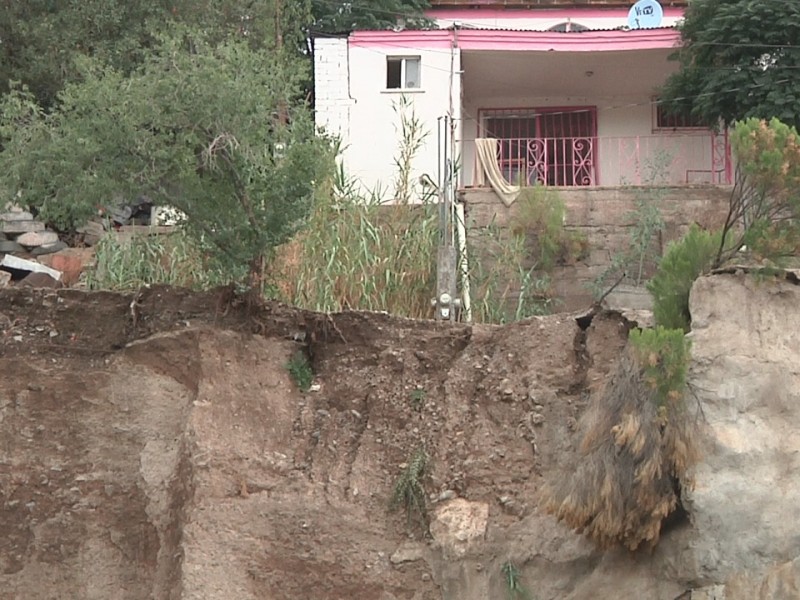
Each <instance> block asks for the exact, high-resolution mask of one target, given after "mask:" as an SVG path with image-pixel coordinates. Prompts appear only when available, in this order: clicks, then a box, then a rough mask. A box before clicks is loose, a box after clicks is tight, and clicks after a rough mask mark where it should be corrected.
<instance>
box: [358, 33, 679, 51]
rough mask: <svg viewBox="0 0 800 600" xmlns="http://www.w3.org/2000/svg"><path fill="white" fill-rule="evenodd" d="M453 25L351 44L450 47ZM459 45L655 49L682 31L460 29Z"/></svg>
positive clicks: (371, 36) (364, 37) (365, 36)
mask: <svg viewBox="0 0 800 600" xmlns="http://www.w3.org/2000/svg"><path fill="white" fill-rule="evenodd" d="M453 38H454V32H453V30H451V29H436V30H430V31H399V32H395V31H356V32H354V33H352V34H351V35H350V38H349V40H350V45H351V46H355V47H364V48H380V47H382V48H397V49H398V51H399V50H401V49H402V50H416V49H419V50H423V49H430V48H450V46H451V45H452V43H453ZM457 40H458V47H459V48H460V49H462V50H506V51H515V50H516V51H528V52H531V51H532V52H550V51H553V52H604V51H615V50H654V49H658V48H674V47H675V46H677V45H678V43H679V41H680V33H679V32H678V30H676V29H673V28H660V29H636V30H630V31H624V30H610V31H608V30H602V31H581V32H573V33H559V32H554V31H510V30H505V29H460V30H458V33H457Z"/></svg>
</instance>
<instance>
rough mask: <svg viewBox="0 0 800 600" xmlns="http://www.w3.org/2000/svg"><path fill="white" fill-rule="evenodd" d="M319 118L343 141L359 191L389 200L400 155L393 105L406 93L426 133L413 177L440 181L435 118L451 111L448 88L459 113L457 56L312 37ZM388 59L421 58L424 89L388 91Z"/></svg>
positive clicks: (458, 57) (399, 135)
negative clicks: (455, 74) (378, 195)
mask: <svg viewBox="0 0 800 600" xmlns="http://www.w3.org/2000/svg"><path fill="white" fill-rule="evenodd" d="M315 43H316V49H315V66H316V67H317V71H316V76H315V84H316V107H315V108H316V121H317V125H319V126H323V127H326V128H327V129H329V130H330V131H332V132H334V133H337V134H338V135H340V136H341V138H342V142H343V147H344V152H343V160H344V161H345V165H346V167H347V172H348V174H349V175H351V176H352V177H354V178H356V179H358V180H359V181H360V182H361V184H362V186H363V187H364V191H371V190H380V191H381V192H382V196H383V197H384V199H390V198H391V197H393V192H394V179H395V177H396V171H397V169H396V167H395V165H394V158H395V157H396V156H397V153H398V148H399V144H400V141H401V139H402V135H401V133H400V118H399V115H398V113H397V111H396V106H397V104H398V103H399V102H400V100H401V97H402V96H405V97H406V98H407V99H408V100H409V101H410V103H411V106H412V107H413V110H414V112H415V114H416V117H417V118H418V119H419V121H420V122H421V123H422V124H423V129H424V131H425V132H426V133H427V135H426V138H425V140H424V141H423V143H422V145H421V147H420V148H419V150H418V151H417V153H416V156H415V159H414V162H413V170H412V179H413V181H417V180H418V179H419V177H420V176H421V175H423V174H427V175H428V176H429V177H430V178H431V179H432V180H433V181H436V180H437V166H438V141H437V122H438V121H437V120H438V119H439V118H440V117H443V116H444V115H446V114H447V113H448V111H449V108H450V94H451V88H452V93H453V98H454V102H453V108H454V116H456V118H457V117H458V114H459V113H460V104H459V100H458V99H459V98H460V97H461V91H460V79H459V77H458V76H456V77H455V78H453V79H452V81H451V77H450V72H451V60H452V69H453V71H454V72H457V71H459V70H460V68H461V66H460V55H459V53H458V52H457V51H456V52H455V53H454V54H452V55H451V52H450V51H449V50H446V49H441V48H435V49H418V48H417V49H415V48H408V47H402V46H399V45H383V46H369V47H365V46H358V45H354V44H349V45H348V43H347V40H346V39H341V40H330V39H327V40H322V39H318V40H316V42H315ZM390 56H409V57H410V56H419V57H420V59H421V69H422V70H421V79H420V83H421V87H420V89H415V90H406V91H404V92H401V91H399V90H387V89H386V60H387V57H390Z"/></svg>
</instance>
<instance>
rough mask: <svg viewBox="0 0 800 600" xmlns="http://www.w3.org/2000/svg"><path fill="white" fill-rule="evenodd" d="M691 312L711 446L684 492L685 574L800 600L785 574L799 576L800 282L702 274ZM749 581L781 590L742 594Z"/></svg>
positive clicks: (729, 595) (697, 386)
mask: <svg viewBox="0 0 800 600" xmlns="http://www.w3.org/2000/svg"><path fill="white" fill-rule="evenodd" d="M690 310H691V315H692V332H691V334H690V337H691V339H692V359H693V360H692V369H691V376H690V380H691V383H692V389H693V390H695V391H696V394H697V400H696V401H697V402H700V404H701V406H702V409H703V416H704V428H703V429H704V431H703V434H704V435H703V437H704V438H705V440H704V442H705V443H704V450H705V452H704V458H703V460H702V461H701V462H700V464H699V465H698V466H697V468H696V469H695V479H696V485H695V487H694V489H691V490H686V491H685V493H684V504H685V506H686V509H687V510H688V511H689V514H690V515H691V521H692V524H693V528H694V532H695V533H694V535H693V536H691V538H690V539H688V540H687V545H686V547H684V548H676V550H678V552H677V556H678V559H677V561H676V563H675V566H676V568H677V570H678V575H679V576H681V577H682V578H685V580H688V581H692V580H694V581H697V582H711V583H714V584H717V585H723V584H724V585H727V586H728V587H727V589H726V594H725V596H724V597H725V598H726V600H738V599H741V600H746V599H749V598H756V597H758V598H761V597H763V598H770V599H775V600H781V599H784V598H786V599H788V598H797V597H798V596H797V595H796V594H797V589H798V588H797V587H796V586H795V584H792V585H786V586H782V585H781V584H780V582H782V581H784V579H792V578H794V577H796V571H795V570H794V566H796V565H797V564H798V562H797V559H798V557H800V533H798V528H797V523H800V503H798V502H797V498H798V497H800V477H798V473H800V429H798V423H800V337H798V335H797V331H796V327H795V326H794V325H795V324H796V323H798V322H800V287H798V285H796V284H795V283H792V282H790V281H787V280H785V279H782V278H764V277H756V276H750V275H745V274H739V275H722V276H720V275H717V276H711V277H703V278H701V279H698V280H697V282H696V283H695V285H694V286H693V288H692V292H691V296H690ZM691 401H694V398H692V399H691ZM779 565H794V566H792V567H791V568H790V567H788V566H787V567H786V568H783V569H781V568H779ZM744 580H754V581H757V580H764V581H773V582H778V583H775V584H774V585H775V589H776V590H778V589H783V590H784V591H783V592H778V591H776V592H775V593H774V594H773V593H770V594H768V595H759V596H755V595H751V592H752V590H753V589H756V588H758V587H759V586H760V584H759V586H755V585H754V586H753V588H748V589H749V590H750V591H746V592H742V593H741V594H739V593H735V589H736V585H738V584H736V582H737V581H738V582H742V581H744ZM793 581H794V580H793ZM764 585H765V586H766V585H768V584H767V583H764ZM769 585H772V584H769ZM760 589H763V588H760ZM790 590H794V591H790ZM693 597H694V596H693Z"/></svg>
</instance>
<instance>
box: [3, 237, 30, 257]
mask: <svg viewBox="0 0 800 600" xmlns="http://www.w3.org/2000/svg"><path fill="white" fill-rule="evenodd" d="M15 252H25V248H23V247H22V246H20V245H19V244H18V243H17V242H14V241H12V240H0V254H13V253H15Z"/></svg>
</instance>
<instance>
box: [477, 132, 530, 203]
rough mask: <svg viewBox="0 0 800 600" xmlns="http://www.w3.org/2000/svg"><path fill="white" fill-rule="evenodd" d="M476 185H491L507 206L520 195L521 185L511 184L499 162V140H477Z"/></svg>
mask: <svg viewBox="0 0 800 600" xmlns="http://www.w3.org/2000/svg"><path fill="white" fill-rule="evenodd" d="M475 158H476V161H475V162H476V165H475V167H476V168H475V185H477V186H479V187H480V186H484V185H486V179H488V180H489V185H490V186H492V189H493V190H494V191H495V193H496V194H497V195H498V197H499V198H500V200H501V201H502V202H503V204H505V205H506V206H511V205H512V204H514V201H515V200H516V199H517V196H519V192H520V189H521V188H520V186H518V185H511V184H510V183H509V182H508V181H506V178H505V177H503V173H502V172H501V171H500V165H499V164H498V162H497V140H496V139H493V138H478V139H476V140H475Z"/></svg>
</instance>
